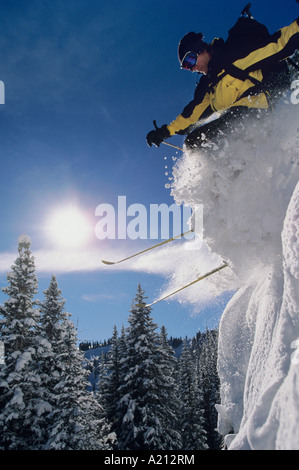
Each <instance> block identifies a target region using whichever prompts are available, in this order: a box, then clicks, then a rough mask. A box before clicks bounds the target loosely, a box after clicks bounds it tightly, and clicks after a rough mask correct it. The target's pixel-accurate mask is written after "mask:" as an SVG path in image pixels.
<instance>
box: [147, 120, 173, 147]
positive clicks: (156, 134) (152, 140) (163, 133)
mask: <svg viewBox="0 0 299 470" xmlns="http://www.w3.org/2000/svg"><path fill="white" fill-rule="evenodd" d="M168 137H170V133H169V130H168V129H167V125H166V124H164V125H163V126H162V127H156V129H154V130H153V131H150V132H149V133H148V134H147V136H146V141H147V143H148V145H149V147H151V146H152V145H156V147H159V146H160V144H161V143H162V142H163V140H164V139H167V138H168Z"/></svg>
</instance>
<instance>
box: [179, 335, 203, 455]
mask: <svg viewBox="0 0 299 470" xmlns="http://www.w3.org/2000/svg"><path fill="white" fill-rule="evenodd" d="M179 390H180V401H181V412H180V422H181V436H182V442H183V449H184V450H206V449H207V444H206V431H205V429H204V418H203V397H202V391H201V389H200V388H199V385H198V379H197V375H196V369H195V363H194V360H193V358H192V356H191V351H190V347H189V346H188V344H187V341H186V340H185V341H184V343H183V350H182V354H181V356H180V361H179Z"/></svg>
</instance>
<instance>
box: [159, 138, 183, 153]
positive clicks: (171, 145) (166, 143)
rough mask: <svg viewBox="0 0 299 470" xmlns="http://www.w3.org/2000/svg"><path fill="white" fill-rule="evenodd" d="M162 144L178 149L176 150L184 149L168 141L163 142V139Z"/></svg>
mask: <svg viewBox="0 0 299 470" xmlns="http://www.w3.org/2000/svg"><path fill="white" fill-rule="evenodd" d="M162 144H164V145H168V146H169V147H173V148H174V149H178V150H180V151H181V152H183V151H184V150H183V149H182V148H181V147H178V146H177V145H173V144H170V143H169V142H165V140H163V142H162Z"/></svg>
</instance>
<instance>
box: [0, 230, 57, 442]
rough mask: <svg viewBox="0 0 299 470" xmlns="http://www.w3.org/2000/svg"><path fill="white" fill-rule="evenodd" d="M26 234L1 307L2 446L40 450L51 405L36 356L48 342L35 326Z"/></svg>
mask: <svg viewBox="0 0 299 470" xmlns="http://www.w3.org/2000/svg"><path fill="white" fill-rule="evenodd" d="M30 246H31V240H30V238H29V237H28V236H25V235H24V236H21V237H19V243H18V257H17V259H16V260H15V262H14V264H13V266H12V268H11V272H10V273H9V274H8V275H7V281H8V287H5V288H3V292H4V293H5V294H6V295H8V296H9V298H8V299H7V300H6V301H5V303H4V305H3V306H2V307H0V314H1V316H2V320H1V326H2V327H1V339H2V341H3V343H4V347H5V364H4V365H3V366H2V367H0V448H1V449H12V450H13V449H18V450H32V449H40V448H41V446H42V443H43V439H44V415H45V414H46V413H48V412H49V411H50V410H51V407H50V404H49V403H48V402H47V401H46V399H45V393H44V387H43V383H42V379H41V376H40V364H39V358H40V355H41V354H43V352H44V348H45V347H47V344H46V342H45V341H44V340H43V339H42V338H41V336H40V331H39V318H40V315H39V311H38V309H37V308H36V302H35V301H34V296H35V294H36V293H37V277H36V275H35V265H34V258H33V256H32V254H31V251H30Z"/></svg>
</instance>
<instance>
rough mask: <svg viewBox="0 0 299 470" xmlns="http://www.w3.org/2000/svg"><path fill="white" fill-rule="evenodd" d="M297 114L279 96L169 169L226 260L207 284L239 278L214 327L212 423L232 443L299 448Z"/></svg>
mask: <svg viewBox="0 0 299 470" xmlns="http://www.w3.org/2000/svg"><path fill="white" fill-rule="evenodd" d="M298 115H299V106H294V105H286V106H282V107H281V109H279V110H277V112H276V113H275V115H273V116H270V117H269V118H267V119H266V120H261V121H260V122H259V120H256V121H255V122H252V123H248V126H247V127H246V131H245V132H244V133H241V134H240V133H238V132H234V130H232V134H231V135H230V136H228V138H224V139H223V141H222V142H221V143H220V145H218V148H217V147H214V148H212V149H211V148H209V149H208V150H209V152H208V153H207V154H205V153H204V152H202V151H197V152H185V153H184V155H183V157H182V158H181V159H180V160H179V161H178V163H177V164H176V166H175V168H174V172H173V175H174V182H173V185H172V194H173V196H174V198H175V200H176V202H177V203H185V204H189V205H191V206H192V207H193V208H196V205H198V204H201V203H202V204H203V206H204V221H203V226H204V233H203V235H204V241H205V245H207V246H208V247H209V249H210V251H211V253H212V255H213V254H214V255H215V254H217V255H219V257H220V259H221V258H223V259H225V260H227V261H228V262H229V264H230V266H231V268H232V269H231V271H230V272H228V271H227V272H226V273H224V272H223V273H222V274H221V278H220V276H218V277H215V279H210V280H209V283H211V284H212V283H214V285H213V286H212V287H213V288H211V289H210V290H211V292H213V293H214V295H215V293H217V289H218V293H219V294H220V293H221V292H222V291H223V290H224V289H225V288H226V289H229V288H230V285H231V288H234V287H235V285H236V277H237V279H238V289H237V292H236V294H235V295H234V296H233V298H232V299H231V301H230V302H229V304H228V305H227V307H226V309H225V312H224V314H223V316H222V318H221V323H220V329H219V363H218V369H219V375H220V380H221V403H220V404H219V405H218V406H217V409H218V413H219V432H220V433H221V434H223V435H224V436H225V435H227V437H226V445H227V447H228V448H229V449H231V450H245V449H299V183H298V180H299V162H298V143H299V142H298V141H299V132H298V129H297V123H298ZM204 288H205V289H209V286H208V285H207V284H205V286H204ZM197 289H198V290H200V289H203V285H201V286H197ZM198 295H199V299H200V293H199V294H198ZM193 296H194V294H193Z"/></svg>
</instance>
